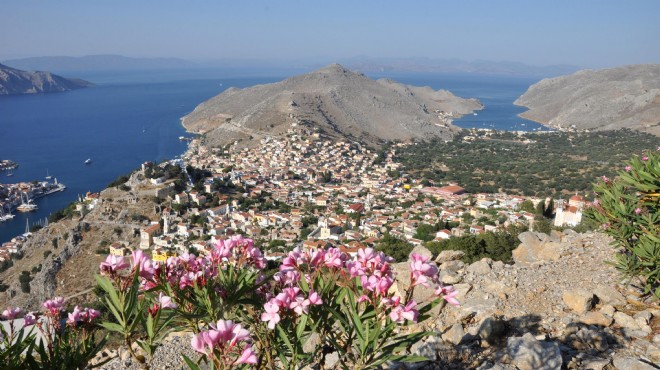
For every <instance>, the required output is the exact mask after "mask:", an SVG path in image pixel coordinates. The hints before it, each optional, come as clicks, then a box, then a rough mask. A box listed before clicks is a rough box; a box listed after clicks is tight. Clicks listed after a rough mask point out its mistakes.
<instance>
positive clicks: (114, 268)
mask: <svg viewBox="0 0 660 370" xmlns="http://www.w3.org/2000/svg"><path fill="white" fill-rule="evenodd" d="M129 267H130V265H129V264H128V262H126V260H125V259H124V257H120V256H115V255H112V254H110V255H108V257H106V259H105V261H104V262H101V265H100V266H99V268H100V269H101V274H102V275H111V274H115V273H117V272H118V271H121V270H126V269H128V268H129Z"/></svg>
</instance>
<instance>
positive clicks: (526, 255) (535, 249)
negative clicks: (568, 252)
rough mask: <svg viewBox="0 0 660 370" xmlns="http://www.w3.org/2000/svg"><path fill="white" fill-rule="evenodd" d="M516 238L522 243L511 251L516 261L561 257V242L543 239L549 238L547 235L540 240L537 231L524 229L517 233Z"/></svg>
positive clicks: (556, 258)
mask: <svg viewBox="0 0 660 370" xmlns="http://www.w3.org/2000/svg"><path fill="white" fill-rule="evenodd" d="M542 235H545V234H542ZM518 239H520V241H521V242H522V244H520V246H518V248H516V249H514V250H513V251H512V252H511V254H512V255H513V260H514V261H515V262H516V263H534V262H539V261H556V260H558V259H559V258H560V257H561V249H562V244H561V243H555V242H551V241H549V240H548V241H545V239H549V237H548V236H547V235H545V238H543V240H542V239H541V238H539V237H538V234H537V233H533V232H530V231H526V232H524V233H522V234H520V235H518Z"/></svg>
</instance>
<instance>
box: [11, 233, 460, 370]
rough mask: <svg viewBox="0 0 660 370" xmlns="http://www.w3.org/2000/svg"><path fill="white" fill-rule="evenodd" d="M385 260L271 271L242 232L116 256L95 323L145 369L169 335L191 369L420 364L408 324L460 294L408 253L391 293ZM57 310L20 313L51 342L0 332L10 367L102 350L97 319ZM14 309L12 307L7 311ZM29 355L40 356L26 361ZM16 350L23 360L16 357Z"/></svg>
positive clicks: (83, 358) (306, 254)
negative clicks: (204, 249) (164, 252)
mask: <svg viewBox="0 0 660 370" xmlns="http://www.w3.org/2000/svg"><path fill="white" fill-rule="evenodd" d="M392 263H393V259H392V258H390V257H388V256H386V255H385V254H383V253H382V252H377V251H375V250H373V249H371V248H367V249H361V250H359V251H358V253H357V255H356V256H355V257H350V256H349V255H347V254H345V253H343V252H341V250H339V249H337V248H331V249H328V250H313V251H303V250H301V249H298V248H296V249H294V250H293V251H292V252H290V253H289V254H288V256H286V258H284V260H283V261H282V264H281V266H280V267H279V269H278V270H277V271H272V272H270V273H266V272H265V267H266V265H267V264H266V260H265V258H264V256H263V255H262V253H261V251H260V250H259V249H258V248H256V247H254V244H253V241H252V240H251V239H245V238H242V237H240V236H236V237H232V238H230V239H227V240H223V241H220V242H218V243H217V244H216V245H215V246H214V248H213V250H212V251H211V252H210V253H208V254H205V255H202V256H195V255H193V254H188V253H185V254H183V255H181V256H179V257H170V258H169V259H168V260H167V261H166V262H165V263H162V264H159V263H154V262H153V261H152V260H151V259H149V258H148V257H147V256H146V255H145V254H144V253H143V252H142V251H141V250H136V251H135V252H133V254H132V255H131V257H130V258H129V259H128V260H126V258H124V257H117V256H112V255H111V256H108V257H107V258H106V260H105V261H104V262H103V263H101V265H100V275H98V276H97V283H98V285H99V288H100V290H99V291H100V299H101V300H102V302H103V303H104V305H105V306H106V307H107V310H108V313H109V316H110V320H109V321H104V322H102V323H100V326H101V327H103V328H105V329H106V330H107V331H109V332H110V333H115V334H116V335H119V336H120V337H121V339H122V341H123V345H124V347H126V350H127V351H129V353H130V355H131V356H132V357H133V359H134V360H135V361H136V362H137V363H139V364H141V365H142V367H143V368H149V366H150V363H151V360H152V358H153V355H154V353H155V351H156V349H157V348H158V346H159V345H160V344H161V343H162V342H163V341H164V339H165V337H166V335H167V334H168V333H169V332H170V331H172V330H185V331H189V332H191V333H192V337H191V341H190V345H191V347H192V349H194V350H195V351H196V352H197V353H199V354H200V357H199V358H198V359H197V360H192V359H190V358H188V357H186V356H183V359H184V361H185V362H186V364H187V365H188V366H189V367H190V368H191V369H200V368H201V367H202V366H205V367H209V368H211V369H229V368H244V367H250V366H253V367H257V368H262V369H277V368H282V369H294V368H295V369H298V368H301V367H303V366H305V365H313V366H323V365H324V364H325V361H326V355H327V354H328V353H332V352H336V353H337V355H338V358H339V361H338V364H337V366H340V367H342V368H344V369H349V368H350V369H367V368H375V367H378V366H380V365H382V364H384V363H386V362H388V361H408V362H412V361H419V360H423V359H424V358H422V357H419V356H412V355H408V354H407V353H406V351H407V349H408V348H409V347H410V346H411V345H412V344H413V343H415V342H416V341H418V340H419V339H421V338H422V337H424V336H425V335H427V333H425V332H422V331H419V329H414V328H411V327H409V326H410V324H412V323H416V322H418V321H420V320H423V319H425V318H426V317H427V313H428V311H429V310H430V309H431V308H432V307H434V306H435V305H437V304H438V303H439V302H440V301H441V300H442V299H443V298H444V299H445V300H447V301H448V302H449V303H450V304H454V305H458V301H457V300H456V298H455V296H456V294H457V292H455V291H454V290H453V288H452V287H450V286H443V285H442V284H440V282H439V280H438V269H437V268H436V267H435V265H433V264H432V263H430V262H429V261H428V258H427V257H423V256H419V255H417V254H413V255H412V256H411V262H410V264H409V267H410V273H409V275H408V276H403V277H399V279H400V280H407V281H408V288H407V290H405V291H403V292H400V293H397V292H396V290H395V289H393V287H394V284H395V282H396V280H395V279H396V276H395V274H394V271H393V269H392V265H391V264H392ZM420 286H423V287H425V288H427V289H433V290H434V292H435V295H434V297H433V299H432V300H431V301H430V302H416V301H415V300H414V299H413V298H412V297H413V295H414V290H415V289H416V288H418V287H420ZM62 310H63V300H62V299H61V298H56V299H53V300H49V301H47V302H46V303H44V314H43V315H44V316H45V317H46V318H48V320H45V321H43V322H42V321H39V320H36V319H35V316H33V315H32V314H30V315H26V316H25V318H26V325H32V324H35V323H36V324H35V325H36V326H37V328H38V330H40V331H41V332H42V333H43V334H44V337H46V338H47V339H46V340H45V342H46V345H45V346H44V344H43V342H41V343H40V344H38V345H37V344H35V343H36V340H35V336H34V333H32V331H27V332H26V331H25V329H24V328H23V329H21V330H20V331H14V329H13V326H12V327H11V330H10V332H9V333H5V332H2V336H3V340H4V341H5V342H4V345H3V347H2V348H3V350H2V353H1V356H4V357H0V359H7V361H5V362H6V363H8V364H16V366H20V364H21V360H24V361H27V362H29V361H32V362H31V363H34V364H39V365H42V367H43V368H61V367H57V366H56V364H58V362H57V361H59V359H65V360H62V361H63V362H61V363H66V364H68V365H67V366H68V367H66V368H80V367H81V366H82V367H84V366H85V365H87V364H88V362H89V360H90V359H91V358H92V357H93V356H94V354H95V353H96V352H97V351H98V350H100V348H102V346H103V345H104V344H105V338H104V339H103V340H102V341H100V342H96V341H95V340H94V336H93V333H94V330H95V328H96V327H97V326H96V325H94V324H93V321H94V320H95V319H96V318H97V317H98V316H99V313H98V312H97V311H94V310H91V309H84V308H80V307H78V306H76V307H75V308H74V309H73V311H71V312H68V313H66V315H65V316H62V315H63V311H62ZM19 314H20V311H17V310H16V309H8V310H6V311H5V312H4V313H3V316H6V317H7V318H15V317H17V316H18V315H19ZM60 317H62V320H65V322H66V328H64V327H62V326H61V325H62V324H61V322H62V320H60ZM12 325H13V324H12ZM65 329H66V330H65ZM134 343H136V344H137V345H138V347H139V348H140V350H136V349H135V348H134V346H133V344H134ZM33 348H34V349H35V351H36V352H37V353H38V356H37V357H38V359H39V360H37V357H34V356H31V355H29V353H31V352H32V349H33ZM23 352H27V353H28V355H26V356H21V353H23ZM11 361H14V362H11ZM27 362H26V363H27ZM11 366H13V365H11ZM53 366H55V367H53Z"/></svg>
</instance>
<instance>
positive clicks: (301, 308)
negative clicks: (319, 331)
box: [289, 295, 309, 316]
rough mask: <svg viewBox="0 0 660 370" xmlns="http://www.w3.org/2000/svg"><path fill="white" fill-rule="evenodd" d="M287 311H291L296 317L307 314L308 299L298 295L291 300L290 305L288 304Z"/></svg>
mask: <svg viewBox="0 0 660 370" xmlns="http://www.w3.org/2000/svg"><path fill="white" fill-rule="evenodd" d="M289 309H290V310H293V312H295V313H296V314H297V315H298V316H300V315H302V314H303V313H305V314H308V313H309V299H306V298H304V297H303V296H301V295H299V296H297V297H295V298H294V299H292V300H291V303H289Z"/></svg>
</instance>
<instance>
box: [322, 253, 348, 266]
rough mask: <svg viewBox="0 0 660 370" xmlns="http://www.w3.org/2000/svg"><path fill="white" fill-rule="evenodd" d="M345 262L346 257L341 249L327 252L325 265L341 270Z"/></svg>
mask: <svg viewBox="0 0 660 370" xmlns="http://www.w3.org/2000/svg"><path fill="white" fill-rule="evenodd" d="M345 260H346V255H345V254H344V253H342V252H341V251H340V250H339V248H330V249H328V250H327V251H326V252H325V256H324V265H326V266H327V267H335V268H339V267H342V266H343V264H344V261H345Z"/></svg>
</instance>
